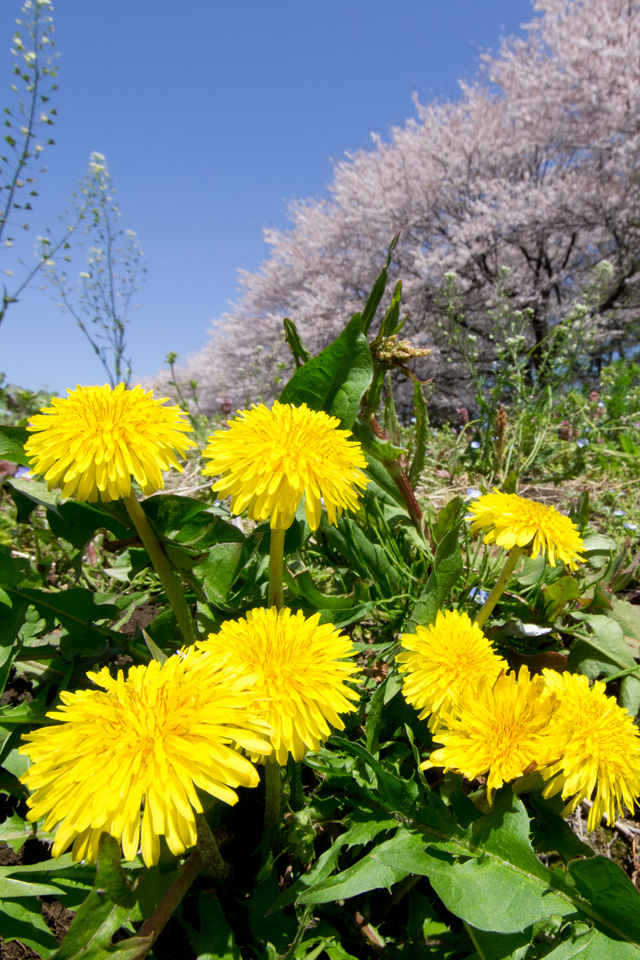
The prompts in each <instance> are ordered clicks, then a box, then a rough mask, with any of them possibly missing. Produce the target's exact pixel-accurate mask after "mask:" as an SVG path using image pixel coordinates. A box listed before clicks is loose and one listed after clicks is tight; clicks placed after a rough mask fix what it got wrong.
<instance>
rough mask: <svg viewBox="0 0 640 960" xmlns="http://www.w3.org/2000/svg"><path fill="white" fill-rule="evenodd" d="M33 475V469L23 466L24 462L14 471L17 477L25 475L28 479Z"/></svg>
mask: <svg viewBox="0 0 640 960" xmlns="http://www.w3.org/2000/svg"><path fill="white" fill-rule="evenodd" d="M31 476H32V473H31V470H29V467H23V466H22V464H21V465H20V466H19V467H18V468H17V470H16V472H15V473H14V477H16V479H17V478H18V477H24V478H25V480H28V479H30V478H31Z"/></svg>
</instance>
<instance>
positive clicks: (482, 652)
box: [396, 610, 508, 730]
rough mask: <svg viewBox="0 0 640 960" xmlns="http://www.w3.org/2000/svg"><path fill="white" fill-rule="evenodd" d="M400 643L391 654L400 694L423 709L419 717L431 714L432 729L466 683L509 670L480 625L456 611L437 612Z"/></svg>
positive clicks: (493, 678) (422, 718) (413, 704)
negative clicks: (428, 623)
mask: <svg viewBox="0 0 640 960" xmlns="http://www.w3.org/2000/svg"><path fill="white" fill-rule="evenodd" d="M402 646H403V647H404V648H405V649H404V650H403V651H402V652H401V653H399V654H398V656H397V657H396V660H397V661H398V663H399V664H400V671H401V672H402V673H403V674H404V677H403V684H402V692H403V694H404V697H405V700H406V701H407V703H410V704H411V706H413V707H415V708H416V710H421V711H422V712H421V713H420V719H421V720H424V719H426V718H427V717H428V716H429V715H431V719H430V720H429V728H430V729H431V730H436V729H437V728H438V724H439V717H440V714H442V713H446V712H447V711H448V710H449V709H450V708H451V706H452V705H453V704H454V703H456V702H457V701H458V700H459V699H460V698H461V697H464V695H465V693H466V692H467V690H468V689H469V687H470V686H475V685H476V684H477V683H478V682H479V681H480V680H481V679H483V678H487V679H488V680H495V678H496V677H497V676H498V674H499V673H500V672H501V671H502V670H507V669H508V665H507V662H506V660H503V659H502V657H499V656H498V655H497V654H496V653H495V651H494V649H493V647H492V645H491V643H490V642H489V640H487V638H486V637H485V635H484V633H483V632H482V630H481V629H480V627H479V626H478V625H477V624H475V623H473V622H472V621H471V618H470V617H469V616H468V615H467V614H466V613H460V612H458V611H457V610H444V611H442V610H440V611H438V615H437V617H436V622H435V623H434V624H432V625H431V626H429V627H422V626H417V627H416V632H415V633H405V634H404V635H403V637H402Z"/></svg>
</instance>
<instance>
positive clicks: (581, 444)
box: [576, 437, 589, 449]
mask: <svg viewBox="0 0 640 960" xmlns="http://www.w3.org/2000/svg"><path fill="white" fill-rule="evenodd" d="M588 446H589V441H588V440H587V438H586V437H580V438H579V439H578V440H576V447H580V449H582V448H583V447H588Z"/></svg>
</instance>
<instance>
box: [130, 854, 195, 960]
mask: <svg viewBox="0 0 640 960" xmlns="http://www.w3.org/2000/svg"><path fill="white" fill-rule="evenodd" d="M202 867H203V863H202V857H201V856H200V853H199V852H198V851H197V850H194V851H193V853H192V854H191V856H190V857H189V858H188V860H187V861H186V863H185V864H184V866H183V868H182V871H181V872H180V873H179V874H178V876H177V878H176V879H175V880H174V881H173V883H172V884H171V886H170V887H169V889H168V890H167V892H166V893H165V895H164V897H163V898H162V900H161V901H160V903H159V904H158V906H157V908H156V910H155V912H154V913H153V914H152V915H151V916H150V917H149V918H148V919H147V920H145V921H144V923H143V924H142V926H141V927H140V929H139V930H138V933H137V934H136V939H140V940H145V938H147V937H149V938H150V939H149V940H148V942H147V943H142V944H141V950H140V953H136V954H135V960H142V958H143V957H146V955H147V953H148V952H149V950H151V947H152V946H153V944H154V943H155V942H156V940H157V939H158V937H159V936H160V934H161V933H162V931H163V929H164V927H165V926H166V924H167V922H168V920H169V918H170V917H171V916H172V914H173V912H174V910H175V909H176V907H177V906H178V904H179V903H180V901H181V900H182V898H183V897H184V895H185V893H186V892H187V890H188V889H189V887H190V886H191V884H192V883H193V881H194V880H195V878H196V877H197V876H198V874H199V873H200V871H201V870H202Z"/></svg>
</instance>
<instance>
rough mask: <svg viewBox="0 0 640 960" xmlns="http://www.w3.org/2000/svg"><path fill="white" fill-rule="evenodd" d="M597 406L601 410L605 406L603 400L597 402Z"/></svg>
mask: <svg viewBox="0 0 640 960" xmlns="http://www.w3.org/2000/svg"><path fill="white" fill-rule="evenodd" d="M598 406H599V407H600V409H601V410H602V408H603V407H604V406H605V402H604V400H600V401H599V402H598Z"/></svg>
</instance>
